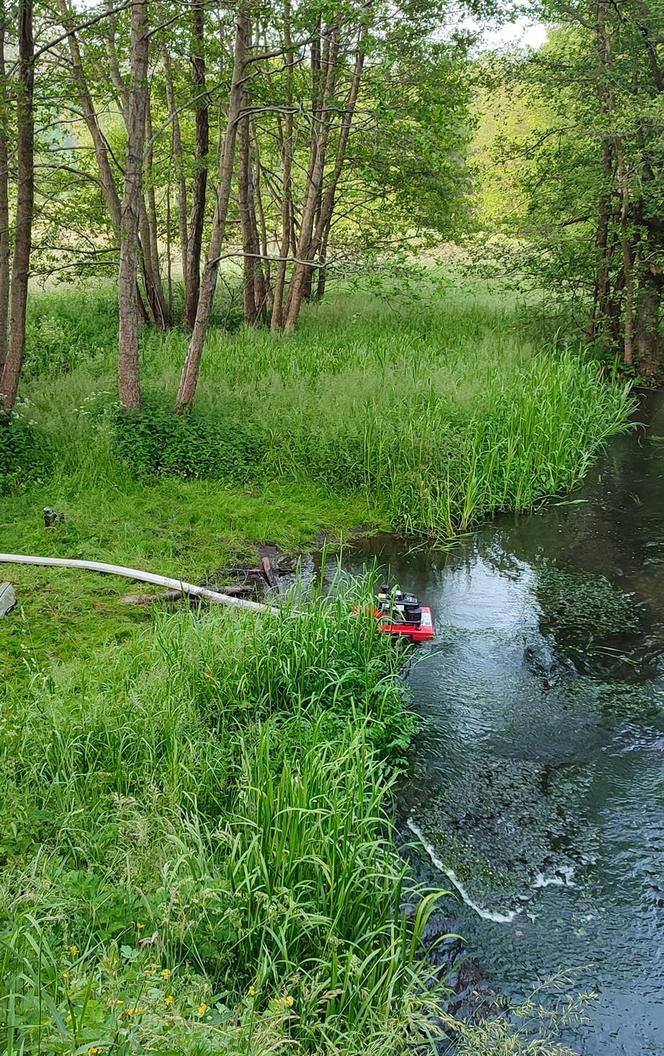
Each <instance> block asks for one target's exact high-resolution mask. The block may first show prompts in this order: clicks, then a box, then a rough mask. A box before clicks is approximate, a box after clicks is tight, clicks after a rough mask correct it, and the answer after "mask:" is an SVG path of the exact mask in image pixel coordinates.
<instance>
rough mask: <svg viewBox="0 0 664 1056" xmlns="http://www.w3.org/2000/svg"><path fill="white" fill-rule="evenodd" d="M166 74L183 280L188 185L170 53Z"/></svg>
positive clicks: (166, 57) (186, 256)
mask: <svg viewBox="0 0 664 1056" xmlns="http://www.w3.org/2000/svg"><path fill="white" fill-rule="evenodd" d="M164 74H165V82H166V101H167V103H168V114H169V117H170V119H171V136H172V147H173V158H174V159H175V171H176V173H177V178H178V230H179V233H180V257H181V260H182V276H183V278H184V277H185V276H186V275H187V272H188V271H189V234H188V229H187V184H186V181H185V176H184V154H183V151H182V133H181V130H180V118H179V115H178V111H177V106H176V105H175V92H174V90H173V77H172V75H171V61H170V56H169V54H168V51H165V52H164Z"/></svg>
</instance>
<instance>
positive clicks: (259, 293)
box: [239, 95, 265, 324]
mask: <svg viewBox="0 0 664 1056" xmlns="http://www.w3.org/2000/svg"><path fill="white" fill-rule="evenodd" d="M243 106H244V107H246V106H247V99H246V95H245V99H244V103H243ZM239 139H240V175H239V207H240V226H241V229H242V250H243V253H244V257H243V262H242V270H243V273H244V280H243V297H244V318H245V321H246V322H247V323H250V324H253V323H255V322H256V319H257V318H258V316H259V314H260V312H261V311H262V308H263V302H264V300H265V291H264V289H263V269H262V267H261V260H260V254H261V248H260V241H259V237H258V225H257V223H256V206H255V199H254V175H253V163H252V158H251V128H250V124H249V116H248V115H247V116H246V117H243V118H242V120H241V121H240V129H239Z"/></svg>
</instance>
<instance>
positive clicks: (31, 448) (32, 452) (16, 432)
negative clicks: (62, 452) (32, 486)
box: [0, 412, 50, 495]
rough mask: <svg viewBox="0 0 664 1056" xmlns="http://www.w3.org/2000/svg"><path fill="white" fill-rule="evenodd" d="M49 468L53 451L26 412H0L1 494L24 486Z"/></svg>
mask: <svg viewBox="0 0 664 1056" xmlns="http://www.w3.org/2000/svg"><path fill="white" fill-rule="evenodd" d="M49 469H50V452H49V450H48V446H47V444H46V443H45V441H44V437H43V436H41V435H40V434H39V432H38V431H37V430H36V429H35V427H34V422H32V421H30V420H28V419H26V418H25V416H24V414H22V413H18V412H14V413H11V414H9V415H2V413H0V495H3V494H7V493H8V492H12V491H16V490H19V489H22V488H25V487H26V486H27V485H28V484H29V483H30V482H31V481H34V480H38V479H39V478H40V477H42V476H45V475H46V474H47V472H48V470H49Z"/></svg>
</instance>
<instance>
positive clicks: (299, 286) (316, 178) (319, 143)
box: [284, 26, 339, 333]
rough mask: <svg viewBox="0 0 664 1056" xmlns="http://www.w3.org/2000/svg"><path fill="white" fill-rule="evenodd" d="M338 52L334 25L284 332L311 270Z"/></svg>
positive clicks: (297, 311) (325, 58) (295, 315)
mask: <svg viewBox="0 0 664 1056" xmlns="http://www.w3.org/2000/svg"><path fill="white" fill-rule="evenodd" d="M338 50H339V40H338V32H337V28H336V26H334V27H332V28H331V29H330V30H329V33H328V34H326V42H325V46H324V49H323V59H322V60H321V65H322V70H321V73H320V75H319V80H320V82H321V88H320V92H319V93H318V98H317V101H316V110H315V113H314V122H313V125H314V132H313V134H312V144H311V156H310V160H309V167H308V171H307V189H306V195H305V201H304V206H303V208H302V219H301V221H300V234H299V238H298V243H297V258H298V261H299V263H296V264H295V265H294V267H293V277H292V279H291V285H290V290H289V295H288V305H287V307H286V312H285V316H284V329H285V330H286V332H287V333H291V332H292V331H293V330H294V329H295V325H296V323H297V320H298V318H299V315H300V309H301V307H302V301H303V298H304V293H305V284H306V279H307V275H308V273H309V271H310V270H311V268H310V265H309V264H308V263H307V262H308V261H310V260H311V259H312V258H311V245H312V238H313V234H314V222H315V218H316V205H317V203H318V201H319V195H320V189H321V186H322V181H323V175H324V172H325V154H326V150H327V142H328V139H329V135H330V124H331V120H330V118H329V116H328V115H325V116H324V111H325V109H326V107H327V106H328V105H329V104H330V103H331V101H332V98H333V96H334V88H335V83H336V74H337V56H338Z"/></svg>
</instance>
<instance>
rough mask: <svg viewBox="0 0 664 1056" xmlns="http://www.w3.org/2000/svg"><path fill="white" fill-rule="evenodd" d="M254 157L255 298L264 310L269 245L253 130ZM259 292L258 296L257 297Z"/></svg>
mask: <svg viewBox="0 0 664 1056" xmlns="http://www.w3.org/2000/svg"><path fill="white" fill-rule="evenodd" d="M254 157H255V163H256V169H255V172H256V179H255V181H254V201H255V205H256V209H255V212H256V223H257V226H258V230H259V232H260V251H261V253H262V260H261V267H260V271H259V273H258V276H257V281H258V282H259V283H260V290H259V289H258V288H257V291H256V300H257V302H258V303H259V305H260V310H261V311H262V312H266V311H267V310H268V309H269V310H270V311H271V308H272V302H271V297H272V275H271V269H270V256H269V250H270V246H269V243H268V237H267V222H266V220H265V209H264V208H263V188H262V182H261V160H260V153H259V149H258V135H257V134H256V132H255V131H254ZM259 293H260V297H259Z"/></svg>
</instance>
